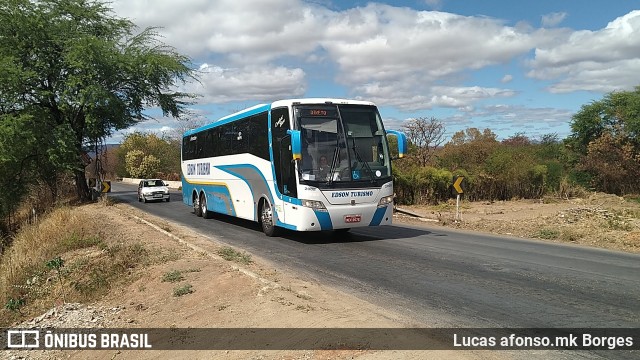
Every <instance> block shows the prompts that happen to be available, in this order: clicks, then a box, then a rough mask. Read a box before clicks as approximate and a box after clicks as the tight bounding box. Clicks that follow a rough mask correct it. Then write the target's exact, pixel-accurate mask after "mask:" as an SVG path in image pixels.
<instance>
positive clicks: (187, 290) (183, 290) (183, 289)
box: [173, 284, 195, 297]
mask: <svg viewBox="0 0 640 360" xmlns="http://www.w3.org/2000/svg"><path fill="white" fill-rule="evenodd" d="M194 291H195V290H194V289H193V286H192V285H191V284H184V285H182V286H178V287H176V288H174V289H173V296H175V297H180V296H184V295H187V294H191V293H193V292H194Z"/></svg>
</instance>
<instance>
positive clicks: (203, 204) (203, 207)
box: [200, 196, 207, 215]
mask: <svg viewBox="0 0 640 360" xmlns="http://www.w3.org/2000/svg"><path fill="white" fill-rule="evenodd" d="M200 210H201V211H202V215H205V214H206V213H207V198H206V197H204V196H203V197H202V199H201V200H200Z"/></svg>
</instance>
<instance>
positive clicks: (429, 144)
mask: <svg viewBox="0 0 640 360" xmlns="http://www.w3.org/2000/svg"><path fill="white" fill-rule="evenodd" d="M404 128H405V132H406V134H407V139H408V140H409V142H410V143H411V144H412V145H414V146H416V150H417V151H416V158H417V160H418V163H419V164H420V165H421V166H426V165H427V164H429V161H430V160H431V156H433V153H434V151H435V150H436V149H437V148H438V146H440V145H442V143H443V142H444V133H445V128H444V124H443V123H442V122H441V121H440V120H438V119H436V118H434V117H431V118H424V117H419V118H415V119H411V120H409V121H408V122H407V124H405V125H404Z"/></svg>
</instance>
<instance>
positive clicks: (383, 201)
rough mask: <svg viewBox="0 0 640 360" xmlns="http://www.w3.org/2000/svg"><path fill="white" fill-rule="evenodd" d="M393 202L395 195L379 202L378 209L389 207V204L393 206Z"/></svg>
mask: <svg viewBox="0 0 640 360" xmlns="http://www.w3.org/2000/svg"><path fill="white" fill-rule="evenodd" d="M392 202H393V195H389V196H384V197H382V198H381V199H380V201H379V202H378V207H383V206H387V205H388V204H391V203H392Z"/></svg>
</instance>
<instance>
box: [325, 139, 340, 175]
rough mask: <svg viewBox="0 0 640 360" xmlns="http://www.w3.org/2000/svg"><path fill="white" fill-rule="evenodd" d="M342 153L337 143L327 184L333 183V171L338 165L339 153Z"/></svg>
mask: <svg viewBox="0 0 640 360" xmlns="http://www.w3.org/2000/svg"><path fill="white" fill-rule="evenodd" d="M339 153H340V146H338V144H337V143H336V149H335V151H334V152H333V159H332V160H331V167H330V168H329V180H328V181H327V184H329V185H331V184H332V183H333V172H334V171H336V165H337V164H338V154H339Z"/></svg>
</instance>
